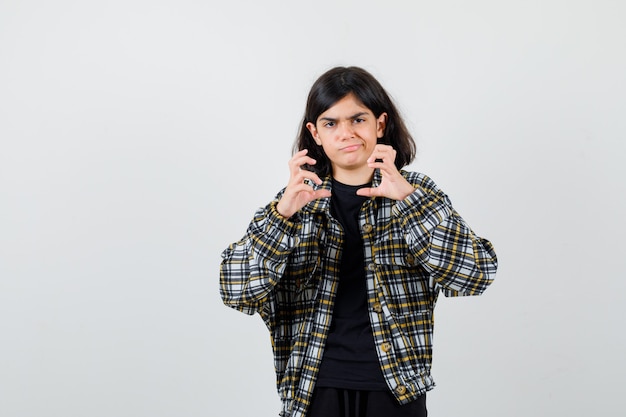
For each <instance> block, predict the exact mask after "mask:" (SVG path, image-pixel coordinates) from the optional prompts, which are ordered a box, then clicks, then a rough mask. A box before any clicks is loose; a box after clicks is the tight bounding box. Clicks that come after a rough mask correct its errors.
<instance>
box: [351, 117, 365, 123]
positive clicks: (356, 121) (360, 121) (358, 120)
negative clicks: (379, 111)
mask: <svg viewBox="0 0 626 417" xmlns="http://www.w3.org/2000/svg"><path fill="white" fill-rule="evenodd" d="M364 121H365V119H363V118H361V117H357V118H356V119H354V122H353V123H363V122H364Z"/></svg>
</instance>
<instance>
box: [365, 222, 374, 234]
mask: <svg viewBox="0 0 626 417" xmlns="http://www.w3.org/2000/svg"><path fill="white" fill-rule="evenodd" d="M372 229H374V228H373V227H372V225H371V224H369V223H365V224H364V225H363V231H364V232H365V233H371V232H372Z"/></svg>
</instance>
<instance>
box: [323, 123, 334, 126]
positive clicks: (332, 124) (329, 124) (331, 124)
mask: <svg viewBox="0 0 626 417" xmlns="http://www.w3.org/2000/svg"><path fill="white" fill-rule="evenodd" d="M333 126H335V122H326V123H324V127H333Z"/></svg>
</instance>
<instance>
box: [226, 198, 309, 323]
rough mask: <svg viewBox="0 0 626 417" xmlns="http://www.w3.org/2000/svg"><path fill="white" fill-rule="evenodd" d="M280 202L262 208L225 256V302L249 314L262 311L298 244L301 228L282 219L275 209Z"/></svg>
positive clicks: (275, 201) (297, 224)
mask: <svg viewBox="0 0 626 417" xmlns="http://www.w3.org/2000/svg"><path fill="white" fill-rule="evenodd" d="M277 202H278V200H274V201H273V202H271V203H270V204H269V205H267V206H266V207H265V208H261V209H259V210H258V211H257V212H256V214H255V216H254V219H253V220H252V222H251V223H250V225H249V226H248V230H247V231H246V234H245V236H244V237H243V238H242V239H241V240H239V241H238V242H235V243H233V244H231V245H230V246H229V247H228V248H227V249H226V250H225V251H224V252H223V253H222V263H221V265H220V294H221V296H222V300H223V301H224V304H226V305H227V306H230V307H233V308H235V309H237V310H239V311H242V312H244V313H246V314H254V313H255V312H259V311H260V310H261V309H262V307H263V305H264V304H265V302H266V301H267V299H268V297H269V295H270V294H271V292H272V290H273V288H274V287H275V285H276V284H277V283H278V281H279V280H280V278H281V277H282V275H283V273H284V271H285V268H286V266H287V259H288V257H289V254H290V253H291V251H292V250H293V248H294V247H295V246H296V244H297V238H296V235H297V232H298V230H299V229H300V225H299V223H296V222H292V221H289V220H288V219H285V218H284V217H282V216H281V215H280V214H279V213H278V211H277V210H276V205H277Z"/></svg>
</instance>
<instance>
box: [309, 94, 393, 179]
mask: <svg viewBox="0 0 626 417" xmlns="http://www.w3.org/2000/svg"><path fill="white" fill-rule="evenodd" d="M386 121H387V113H382V114H381V115H380V116H379V117H378V118H377V117H375V116H374V114H373V113H372V111H371V110H370V109H368V108H367V107H365V106H364V105H363V103H361V102H360V101H359V100H358V99H357V98H356V97H355V96H354V95H353V94H348V95H347V96H345V97H344V98H342V99H341V100H339V101H338V102H336V103H335V104H334V105H333V106H332V107H330V108H329V109H328V110H326V111H325V112H324V113H322V114H320V116H319V117H318V118H317V121H316V123H315V124H313V123H311V122H309V123H307V125H306V127H307V128H308V129H309V131H310V132H311V135H312V136H313V139H315V142H316V143H317V144H318V145H320V146H321V147H322V148H323V149H324V152H325V153H326V156H328V159H330V162H331V166H332V170H333V176H334V177H335V179H337V180H338V181H341V182H344V183H346V184H351V183H352V182H354V181H357V182H358V181H360V180H361V179H362V178H365V177H367V179H366V180H365V181H364V182H367V181H369V179H371V175H372V172H373V170H372V169H371V168H369V167H368V166H367V159H368V158H369V157H370V155H371V154H372V152H373V151H374V147H375V146H376V144H377V142H378V139H379V138H382V137H383V135H384V133H385V123H386ZM364 182H362V183H364ZM354 185H359V184H354Z"/></svg>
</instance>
